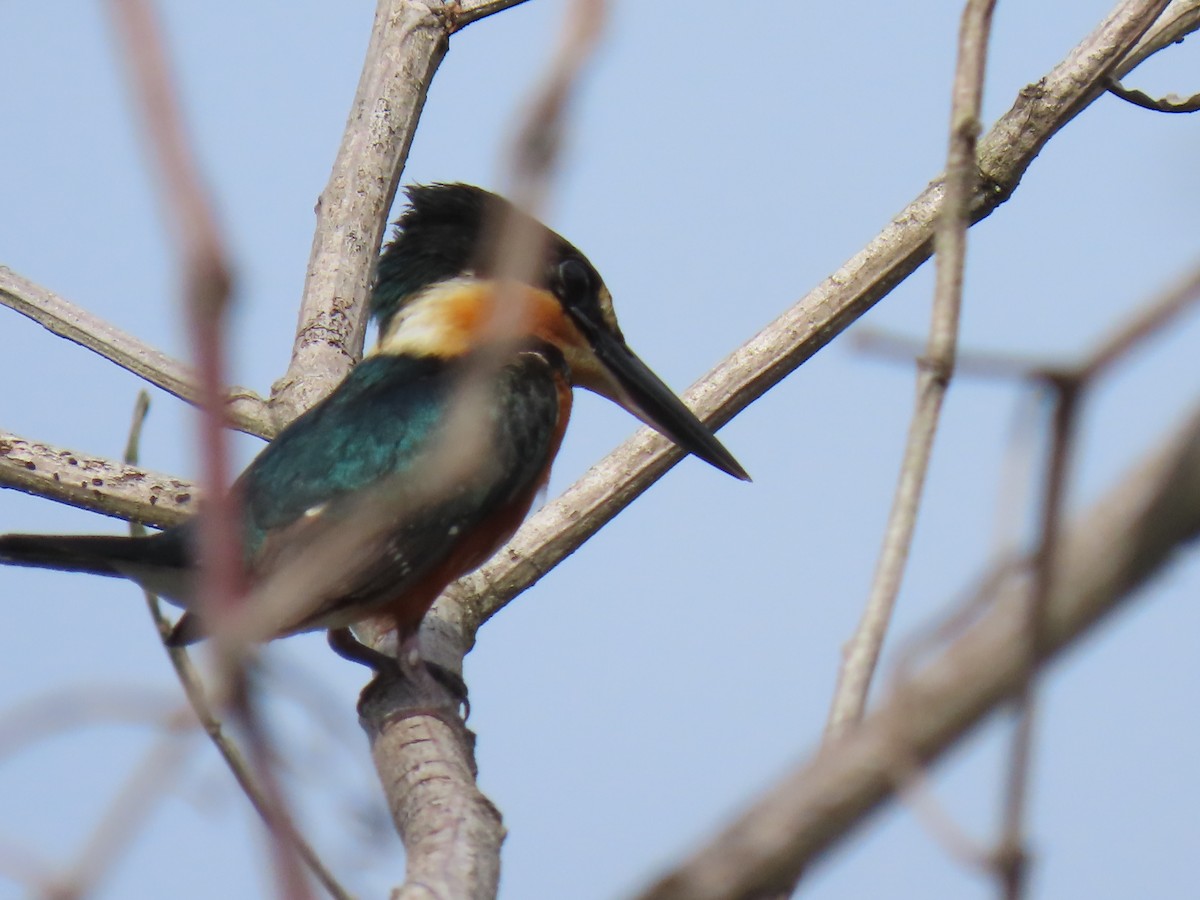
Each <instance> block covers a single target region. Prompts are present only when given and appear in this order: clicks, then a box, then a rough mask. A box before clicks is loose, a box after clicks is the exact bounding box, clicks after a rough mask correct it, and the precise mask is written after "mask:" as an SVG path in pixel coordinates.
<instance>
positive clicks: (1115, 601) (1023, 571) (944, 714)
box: [639, 410, 1200, 900]
mask: <svg viewBox="0 0 1200 900" xmlns="http://www.w3.org/2000/svg"><path fill="white" fill-rule="evenodd" d="M1198 536H1200V410H1195V411H1193V413H1192V414H1191V415H1190V416H1189V417H1188V418H1187V420H1186V422H1185V423H1184V425H1183V427H1182V428H1181V429H1180V431H1179V432H1178V433H1177V435H1176V436H1175V437H1173V438H1172V439H1170V440H1169V441H1167V442H1166V444H1165V445H1164V446H1163V447H1161V448H1160V449H1158V450H1157V451H1155V452H1154V453H1152V454H1151V455H1150V457H1149V458H1148V459H1146V460H1145V461H1144V462H1143V463H1142V464H1141V465H1140V466H1138V467H1137V468H1136V469H1134V470H1133V471H1132V472H1130V473H1129V474H1128V475H1127V476H1126V477H1125V478H1124V479H1123V480H1122V481H1121V482H1119V483H1118V484H1117V485H1116V486H1115V487H1114V488H1113V489H1112V490H1110V491H1109V493H1108V494H1107V495H1106V496H1105V497H1104V498H1103V499H1102V500H1101V501H1100V502H1099V503H1097V504H1096V505H1095V506H1093V507H1092V508H1091V509H1090V510H1088V511H1087V512H1086V513H1085V514H1084V515H1082V516H1080V517H1079V519H1078V520H1077V521H1076V522H1075V523H1074V525H1073V527H1071V528H1070V529H1069V530H1067V531H1066V532H1065V533H1064V534H1063V535H1062V537H1061V542H1060V544H1059V550H1058V554H1057V557H1056V561H1055V567H1054V575H1053V578H1052V579H1050V586H1051V589H1050V592H1049V594H1048V595H1047V596H1046V597H1045V605H1044V607H1043V611H1044V614H1045V619H1044V621H1043V623H1042V631H1041V634H1040V640H1041V641H1043V642H1044V643H1042V645H1041V648H1042V650H1043V651H1044V653H1045V658H1044V659H1043V660H1042V662H1043V663H1044V662H1046V661H1048V660H1049V659H1051V658H1053V657H1054V656H1056V655H1057V654H1058V653H1060V652H1062V651H1063V650H1065V649H1066V648H1067V647H1069V646H1071V645H1072V644H1074V643H1075V642H1077V641H1078V640H1079V639H1080V638H1082V637H1083V636H1084V635H1085V634H1086V633H1087V632H1088V631H1089V630H1090V629H1092V628H1093V627H1094V626H1096V625H1097V624H1099V622H1100V621H1102V620H1103V618H1104V617H1105V616H1106V615H1108V614H1109V613H1111V612H1113V611H1114V610H1116V609H1118V608H1119V607H1120V606H1121V605H1122V604H1123V603H1125V602H1128V601H1131V600H1133V599H1134V598H1135V596H1136V594H1137V591H1138V589H1139V588H1141V587H1142V586H1143V585H1145V584H1146V583H1147V582H1148V581H1149V580H1150V579H1151V578H1153V577H1154V576H1155V575H1157V574H1158V573H1159V572H1160V571H1161V570H1162V569H1163V568H1164V567H1165V566H1166V565H1167V564H1168V563H1169V562H1170V561H1171V560H1172V559H1173V558H1174V554H1175V553H1176V551H1177V550H1179V549H1181V548H1182V547H1183V546H1184V545H1186V544H1187V543H1188V542H1189V541H1194V540H1195V539H1196V538H1197V537H1198ZM1030 566H1031V563H1030V561H1029V560H1019V561H1017V562H1009V563H1007V564H1003V565H1001V566H998V567H997V568H995V569H993V570H992V571H991V572H989V573H987V574H986V575H985V577H983V578H982V579H980V582H979V583H980V584H982V585H983V586H984V587H983V588H982V589H980V591H979V592H978V593H977V595H976V596H974V597H972V598H971V599H970V600H969V601H968V603H967V604H965V605H964V608H974V609H979V608H985V609H986V612H984V613H983V614H982V615H980V616H979V617H977V618H976V619H975V621H973V622H972V623H971V624H970V625H969V626H968V627H967V628H966V629H965V630H963V631H962V632H961V633H960V634H959V636H958V637H957V638H956V639H955V640H953V641H952V642H951V643H950V644H949V645H948V646H946V647H945V648H944V649H943V650H942V651H941V652H939V653H937V654H935V655H934V656H933V657H932V658H931V659H930V661H929V662H928V663H927V664H926V665H925V666H924V667H923V668H921V669H920V670H918V671H917V672H916V673H915V674H913V675H911V676H910V677H908V678H906V679H905V680H904V681H903V682H902V683H900V684H898V685H896V686H895V687H894V688H893V689H892V690H891V691H890V692H889V694H888V695H887V696H886V697H885V698H884V699H883V700H882V701H881V703H880V704H879V707H878V708H877V709H876V710H875V711H874V712H873V713H871V714H869V715H868V716H867V718H866V719H865V720H864V721H863V722H862V724H861V725H860V726H859V727H858V728H856V729H854V730H853V731H851V732H848V733H847V734H845V735H844V736H843V737H842V738H841V739H839V740H837V741H835V742H832V743H830V744H826V745H825V746H824V747H822V748H821V750H820V751H819V752H818V753H817V754H816V755H815V756H814V757H812V758H811V759H810V760H809V761H807V762H805V763H804V764H802V765H801V766H800V767H799V768H798V769H796V770H795V771H793V772H792V773H791V774H789V775H787V776H786V777H785V778H784V779H783V780H782V781H780V782H779V783H778V784H776V785H774V786H773V787H772V788H771V789H770V790H769V791H767V792H766V793H765V794H764V795H763V796H762V797H761V798H760V799H759V800H758V801H756V802H755V803H754V805H753V806H752V807H751V808H750V809H749V810H747V811H746V812H745V813H744V814H743V815H742V816H741V817H740V818H739V819H738V821H736V822H735V823H734V824H732V825H731V826H730V827H728V828H727V829H725V830H724V832H723V833H722V834H720V835H718V836H717V837H716V838H715V839H714V840H713V841H712V842H710V843H709V844H708V845H707V846H704V847H702V848H700V849H699V850H698V851H696V852H695V853H694V854H693V855H692V856H691V857H690V858H689V859H688V860H687V861H686V862H685V863H683V865H682V866H681V867H680V868H679V869H677V870H676V871H674V872H673V873H671V874H670V875H668V876H666V877H664V878H663V879H661V880H660V881H659V882H658V883H657V884H655V885H654V886H653V887H651V888H650V889H649V890H647V891H645V892H644V893H642V894H640V895H639V898H640V900H684V898H686V900H718V898H747V897H753V896H756V895H757V894H758V893H760V892H762V891H764V890H768V889H770V888H772V887H773V886H775V885H777V884H780V883H786V882H787V881H788V880H790V879H791V878H793V877H794V876H795V874H796V873H797V872H799V871H800V870H802V869H803V868H804V867H806V866H808V865H809V864H811V863H812V862H813V861H814V860H815V859H816V858H817V857H819V856H820V855H821V854H822V853H823V852H825V851H826V850H828V849H829V848H830V847H832V846H833V845H834V844H836V843H837V842H838V841H839V840H841V839H842V838H843V837H845V836H846V835H847V834H848V833H849V832H850V831H851V830H852V829H853V828H854V827H855V826H857V825H858V824H860V823H862V821H863V820H864V819H865V818H866V816H867V815H868V814H869V813H870V812H871V811H872V810H873V809H875V808H876V807H877V806H879V805H880V804H881V803H883V802H885V801H886V800H888V799H889V798H891V797H892V796H893V795H894V794H895V793H896V791H897V790H898V789H899V788H900V787H901V786H902V785H903V782H904V779H905V773H906V772H909V771H911V770H912V768H913V766H914V765H922V764H925V763H928V762H930V761H932V760H934V759H936V758H937V757H938V756H939V755H940V754H941V753H942V752H943V751H945V750H946V749H948V748H949V747H950V746H952V745H953V744H954V743H955V742H956V741H957V740H958V739H959V738H960V737H961V736H963V735H964V734H966V733H967V732H968V731H969V730H970V729H971V728H972V727H974V726H975V725H977V724H979V723H980V722H981V721H982V720H983V719H984V717H985V716H986V715H987V714H988V713H989V712H991V711H993V710H995V709H996V708H997V707H998V706H1000V705H1001V704H1003V703H1005V702H1006V701H1007V700H1008V699H1009V698H1010V697H1012V696H1014V695H1015V693H1016V692H1017V691H1019V689H1020V686H1021V684H1022V683H1023V681H1024V679H1025V677H1026V665H1025V664H1026V663H1027V662H1028V652H1027V644H1028V631H1027V626H1028V608H1029V607H1028V604H1029V592H1030V590H1031V586H1032V582H1031V578H1030ZM960 616H961V612H959V611H956V613H955V616H952V617H951V619H953V618H958V617H960Z"/></svg>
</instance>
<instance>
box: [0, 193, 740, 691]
mask: <svg viewBox="0 0 1200 900" xmlns="http://www.w3.org/2000/svg"><path fill="white" fill-rule="evenodd" d="M405 193H406V195H407V206H406V208H405V209H404V210H403V212H402V213H401V215H400V217H399V218H398V220H397V221H396V223H395V226H394V232H393V236H392V239H391V240H390V241H389V242H388V243H387V245H386V246H385V248H384V250H383V251H382V253H381V255H380V257H379V259H378V261H377V266H376V273H375V278H374V281H373V285H372V291H371V297H370V313H371V316H372V318H373V319H374V320H375V321H376V322H377V323H378V328H379V336H378V340H377V343H376V345H375V346H374V348H373V349H372V350H371V351H370V352H369V353H368V354H367V355H366V356H365V357H364V358H363V360H362V361H361V362H360V363H359V364H358V365H356V366H355V367H353V368H352V369H351V370H350V372H349V374H348V375H347V376H346V377H345V379H344V380H343V381H342V382H341V383H340V384H339V385H338V386H337V387H336V388H335V389H334V390H333V391H332V392H331V393H330V394H329V395H328V396H327V397H325V398H324V399H323V400H321V401H319V402H318V403H316V404H315V405H314V406H313V407H311V408H310V409H309V410H307V411H306V412H305V413H303V414H301V415H300V416H298V417H297V418H296V419H294V420H293V421H292V422H291V423H290V424H288V425H287V426H286V427H285V428H283V429H282V430H281V431H280V432H279V434H278V435H277V436H276V438H275V439H274V440H273V441H272V442H271V443H269V444H268V445H267V446H266V448H265V449H264V450H263V451H262V452H261V453H260V454H259V455H258V456H257V457H256V458H255V459H254V460H253V461H252V462H251V463H250V465H249V466H248V467H247V469H246V470H245V471H244V472H243V473H242V474H241V475H240V476H239V478H238V479H237V480H236V481H235V482H234V485H233V488H232V490H233V492H234V494H235V495H236V497H237V500H238V508H239V510H240V513H239V514H240V516H241V519H240V525H241V535H240V544H241V548H242V557H243V559H242V562H243V567H244V574H245V576H246V579H245V580H246V581H247V583H248V584H249V585H250V589H249V594H248V600H247V604H248V605H251V606H252V605H253V603H254V602H255V600H256V598H259V599H261V600H262V605H263V610H261V611H259V612H260V613H261V614H260V615H259V617H258V619H257V620H255V621H256V626H255V627H256V628H257V631H256V633H255V636H254V638H253V639H254V640H271V639H274V638H277V637H285V636H288V635H291V634H294V633H297V632H302V631H311V630H319V629H325V630H327V631H328V632H329V638H330V643H331V644H332V645H333V646H334V648H335V649H336V650H338V652H340V653H341V654H342V655H344V656H347V657H349V658H351V659H355V660H357V661H359V662H363V663H365V664H367V665H369V666H371V667H372V668H375V669H377V670H378V669H379V668H380V667H381V666H383V665H384V664H385V663H386V661H385V660H384V659H381V655H380V654H379V653H378V651H374V650H372V649H370V648H368V647H365V646H364V645H361V644H358V642H357V641H356V639H355V638H354V637H353V636H352V633H351V632H350V631H349V627H350V626H351V625H353V624H354V623H357V622H361V621H363V620H366V619H381V620H382V622H383V624H384V625H385V626H386V627H388V628H394V629H395V630H396V633H397V635H398V636H399V639H400V646H401V648H402V649H403V648H406V647H407V648H412V647H414V646H415V643H414V642H415V640H416V633H417V630H418V628H419V626H420V623H421V620H422V619H423V617H424V616H425V614H426V612H428V610H429V608H430V607H431V605H432V604H433V601H434V600H435V599H436V598H437V596H438V595H439V594H440V593H441V592H442V591H443V590H444V589H445V588H446V587H447V586H448V585H449V584H450V583H452V582H453V581H455V580H456V579H458V578H459V577H461V576H462V575H465V574H467V573H469V572H471V571H473V570H474V569H476V568H478V567H479V566H480V565H482V564H483V563H484V562H485V561H486V560H487V559H488V558H489V557H490V556H492V555H493V554H494V553H495V552H496V550H498V549H499V548H500V547H501V546H502V545H503V544H504V543H505V542H506V541H507V540H508V539H509V538H510V537H511V536H512V535H513V533H514V532H515V531H516V529H517V528H518V527H519V525H520V524H521V522H522V520H523V519H524V518H525V516H526V515H527V513H528V512H529V510H530V508H531V506H532V504H533V503H534V501H535V498H536V497H537V496H539V494H540V493H541V492H542V491H543V490H544V487H545V485H546V482H547V480H548V478H549V474H550V468H551V464H552V463H553V460H554V456H555V454H556V453H557V452H558V449H559V445H560V442H561V441H562V438H563V433H564V430H565V429H566V426H567V421H568V419H569V417H570V414H571V407H572V397H573V392H572V388H573V387H583V388H585V389H589V390H591V391H593V392H595V393H598V394H600V395H602V396H604V397H607V398H608V399H610V400H612V401H614V402H615V403H617V404H618V405H620V406H622V407H624V408H625V409H626V410H628V411H629V412H631V413H632V414H633V415H635V416H637V417H638V418H639V419H641V420H642V421H643V422H645V423H646V424H648V425H650V426H651V427H653V428H654V429H656V430H657V431H659V432H661V433H662V434H663V435H665V436H666V437H668V438H669V439H671V440H672V441H673V442H674V443H676V444H678V445H679V446H680V447H681V448H682V449H683V450H685V451H687V452H690V453H691V454H694V455H695V456H697V457H699V458H700V459H702V460H704V461H705V462H707V463H710V464H711V465H712V466H715V467H716V468H717V469H719V470H721V471H722V472H725V473H728V474H729V475H732V476H733V477H735V478H738V479H742V480H746V481H748V480H749V476H748V475H747V474H746V471H745V469H743V468H742V466H741V465H740V464H739V463H738V462H737V460H736V459H735V458H734V457H733V456H732V454H730V452H729V451H728V450H727V449H726V448H725V447H724V446H723V445H722V444H721V442H720V441H719V440H718V439H717V438H716V437H715V436H714V434H713V432H712V431H711V430H710V429H709V428H708V427H707V426H705V425H704V424H703V423H701V422H700V420H699V419H697V418H696V416H695V415H694V414H693V413H692V412H691V411H690V410H689V409H688V408H687V406H685V405H684V403H683V402H682V401H681V400H680V399H679V398H678V397H677V396H676V395H675V394H674V393H672V392H671V390H670V388H668V387H667V386H666V385H665V384H664V383H663V381H662V380H661V379H659V378H658V377H657V376H656V375H655V374H654V373H653V372H652V371H651V370H650V369H649V368H648V367H647V366H646V365H645V364H644V363H643V362H642V361H641V360H640V359H639V358H638V357H637V356H636V355H635V354H634V352H633V351H632V350H630V349H629V346H628V344H627V343H626V341H625V338H624V336H623V335H622V333H621V329H620V327H619V325H618V324H617V319H616V315H615V313H614V311H613V304H612V297H611V295H610V293H609V291H608V288H607V287H606V286H605V284H604V282H603V280H602V279H601V277H600V274H599V273H598V272H597V270H596V268H595V267H594V266H593V265H592V264H591V262H589V261H588V259H587V258H586V257H585V256H584V255H583V254H582V253H581V252H580V251H579V250H578V249H577V248H576V247H574V246H573V245H572V244H571V243H569V242H568V241H567V240H566V239H564V238H563V237H561V236H560V235H558V234H557V233H555V232H553V231H551V230H550V229H549V228H548V227H546V226H545V225H544V224H542V223H541V222H539V221H538V220H536V219H535V218H533V217H532V216H530V215H528V214H527V213H524V212H522V211H520V210H519V209H517V207H516V206H515V205H513V204H512V203H511V202H509V201H508V200H506V199H504V198H502V197H500V196H498V195H496V194H493V193H490V192H488V191H485V190H484V189H482V188H479V187H475V186H473V185H468V184H463V183H434V184H426V185H414V186H411V187H408V188H407V189H406V191H405ZM511 229H517V230H518V231H519V233H520V234H521V235H522V236H523V237H524V238H525V239H527V240H526V243H527V245H528V247H530V248H532V252H531V253H529V254H527V255H528V257H529V260H530V261H532V264H531V265H528V266H525V267H524V268H525V269H527V271H524V272H521V273H520V274H519V276H517V277H516V279H515V280H514V273H515V272H516V269H515V268H514V267H513V266H512V265H511V261H506V260H504V259H502V258H499V257H500V256H501V254H500V253H499V250H498V248H500V247H502V246H506V245H505V243H504V240H503V239H504V237H505V235H509V234H511V233H512V232H511V231H510V230H511ZM510 245H511V244H510ZM513 246H515V245H513ZM510 270H512V271H510ZM198 515H199V516H200V517H202V516H203V515H204V513H203V510H201V512H200V513H199V514H198ZM197 521H198V520H197V517H193V518H192V519H190V520H188V521H186V522H184V523H182V524H180V525H177V526H173V527H170V528H168V529H166V530H164V531H161V532H158V533H155V534H152V535H148V536H138V537H133V536H108V535H28V534H6V535H0V563H3V564H8V565H17V566H32V567H40V568H47V569H57V570H63V571H67V572H81V573H89V574H92V575H102V576H114V577H123V578H127V579H130V580H132V581H134V582H136V583H137V584H139V585H141V586H142V587H143V588H145V589H146V590H148V591H151V592H152V593H156V594H159V595H160V596H162V597H164V598H165V599H167V600H168V601H170V602H172V603H174V604H176V605H178V606H180V607H182V608H183V610H184V612H183V614H182V616H181V617H180V618H179V620H178V622H177V623H176V625H175V626H174V628H173V630H172V631H171V633H170V634H169V636H168V638H167V643H168V644H170V645H172V646H183V645H186V644H190V643H192V642H194V641H196V640H199V639H201V638H202V637H204V636H206V634H207V633H208V632H209V631H211V630H212V626H213V623H209V622H206V621H205V617H204V616H203V614H202V613H201V612H200V611H199V610H197V609H196V608H195V594H196V572H197V569H198V564H197V559H196V553H197V551H196V545H197V532H198V526H197ZM289 567H290V568H289ZM289 571H295V572H298V573H299V574H298V575H295V576H294V577H293V578H292V579H291V581H286V580H282V579H285V577H286V574H287V573H288V572H289ZM273 578H275V579H277V581H276V584H277V585H278V584H282V585H283V586H284V587H283V589H282V593H283V594H291V593H297V592H298V593H300V594H307V595H308V596H306V597H305V598H304V600H303V602H295V603H294V602H286V601H285V602H275V603H274V604H271V603H269V602H267V599H266V598H267V596H268V594H269V591H268V590H267V589H266V588H264V589H263V590H262V591H256V588H258V587H261V586H263V585H269V584H271V583H272V581H271V580H272V579H273ZM275 593H276V594H279V593H281V591H280V590H276V592H275ZM276 599H277V600H278V598H276ZM251 612H254V610H251ZM417 652H419V651H417Z"/></svg>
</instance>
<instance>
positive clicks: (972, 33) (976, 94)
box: [826, 0, 996, 738]
mask: <svg viewBox="0 0 1200 900" xmlns="http://www.w3.org/2000/svg"><path fill="white" fill-rule="evenodd" d="M995 5H996V4H995V0H968V3H967V5H966V8H965V9H964V10H963V17H962V24H961V26H960V30H959V44H958V67H957V71H956V72H955V76H954V90H953V100H952V104H951V112H950V149H949V152H948V156H947V160H946V179H945V197H944V200H943V203H942V210H941V214H940V216H939V218H938V224H937V230H936V232H935V234H934V248H935V251H936V254H937V260H936V263H937V279H936V285H935V288H934V298H933V317H932V322H931V324H930V329H929V341H928V344H927V345H926V350H925V356H924V357H923V358H922V359H921V360H920V363H919V367H918V373H917V401H916V409H915V411H914V412H913V417H912V422H911V424H910V425H909V432H908V441H907V444H906V446H905V449H904V459H903V461H902V462H901V465H900V479H899V482H898V484H897V486H896V496H895V498H894V499H893V501H892V509H891V512H890V513H889V515H888V522H887V527H886V529H885V532H884V539H883V548H882V549H881V551H880V556H879V562H878V563H877V566H876V569H875V577H874V579H873V581H872V584H871V591H870V595H869V596H868V598H867V605H866V608H865V609H864V611H863V615H862V619H861V621H860V622H859V625H858V629H857V630H856V631H855V634H854V636H853V637H852V638H851V639H850V642H849V644H848V645H847V646H846V649H845V651H844V658H843V661H842V667H841V670H840V672H839V673H838V683H837V688H836V690H835V693H834V699H833V704H832V707H831V709H830V713H829V721H828V722H827V723H826V735H827V736H828V737H830V738H834V737H837V736H838V735H839V734H841V733H842V732H843V731H845V730H846V728H848V727H849V726H851V725H853V724H855V723H857V722H858V721H859V720H860V719H861V718H862V714H863V709H864V708H865V707H866V702H867V693H868V691H869V690H870V687H871V679H872V677H873V675H874V672H875V667H876V664H877V663H878V661H879V653H880V650H881V648H882V647H883V641H884V637H885V636H886V634H887V629H888V625H889V623H890V622H891V616H892V609H893V607H894V606H895V603H896V596H897V594H898V593H899V591H900V582H901V580H902V578H903V576H904V568H905V566H906V564H907V562H908V553H909V549H910V547H911V546H912V536H913V531H914V530H915V528H916V522H917V513H918V511H919V509H920V504H921V493H922V490H923V488H924V485H925V476H926V474H927V472H928V471H929V458H930V455H931V453H932V450H933V441H934V436H935V435H936V433H937V426H938V419H939V416H940V414H941V409H942V401H943V400H944V399H945V396H946V390H947V388H948V386H949V384H950V378H951V377H952V375H953V373H954V359H955V355H956V352H957V344H958V320H959V311H960V309H961V306H962V282H963V266H964V262H965V259H966V250H967V227H968V226H969V224H970V213H971V198H972V196H973V195H974V193H975V190H976V186H977V184H978V182H979V169H978V167H977V165H976V161H975V146H976V141H977V140H978V137H979V131H980V125H979V107H980V103H981V98H982V95H983V74H984V67H985V64H986V61H987V42H988V37H989V34H990V31H991V21H992V11H993V9H994V8H995Z"/></svg>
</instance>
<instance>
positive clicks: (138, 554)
mask: <svg viewBox="0 0 1200 900" xmlns="http://www.w3.org/2000/svg"><path fill="white" fill-rule="evenodd" d="M157 538H158V536H157V535H154V536H151V537H121V536H118V535H104V534H96V535H58V534H4V535H0V564H4V565H10V566H33V567H35V568H39V569H61V570H62V571H64V572H86V573H89V574H91V575H109V576H112V577H115V578H121V577H128V576H129V567H130V566H131V565H132V566H144V565H162V564H163V563H168V564H169V561H168V560H165V559H164V558H163V555H164V554H163V551H164V550H168V548H167V547H165V546H164V542H162V541H159V540H157ZM168 554H169V551H168Z"/></svg>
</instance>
